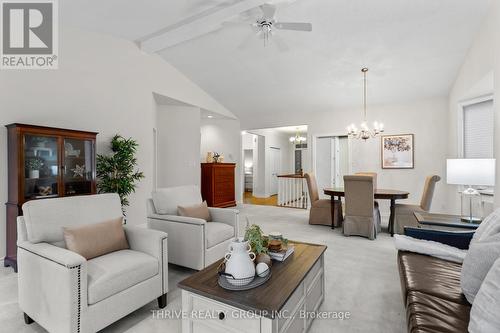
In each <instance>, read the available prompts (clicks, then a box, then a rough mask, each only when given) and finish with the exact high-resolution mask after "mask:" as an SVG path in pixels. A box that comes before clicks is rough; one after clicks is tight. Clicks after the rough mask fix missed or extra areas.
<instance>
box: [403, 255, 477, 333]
mask: <svg viewBox="0 0 500 333" xmlns="http://www.w3.org/2000/svg"><path fill="white" fill-rule="evenodd" d="M398 266H399V275H400V278H401V289H402V292H403V301H404V303H405V305H406V319H407V324H408V332H411V333H417V332H418V333H421V332H422V333H423V332H436V333H437V332H442V333H445V332H446V333H448V332H450V333H460V332H464V333H465V332H468V330H467V328H468V326H469V314H470V310H471V305H470V304H469V303H468V302H467V300H466V299H465V297H464V295H463V294H462V289H461V287H460V271H461V267H462V265H460V264H457V263H453V262H450V261H446V260H442V259H438V258H434V257H430V256H426V255H422V254H417V253H411V252H402V251H400V252H399V253H398Z"/></svg>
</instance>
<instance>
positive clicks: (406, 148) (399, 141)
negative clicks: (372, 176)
mask: <svg viewBox="0 0 500 333" xmlns="http://www.w3.org/2000/svg"><path fill="white" fill-rule="evenodd" d="M381 138H382V169H413V167H414V161H413V159H414V149H413V148H414V147H413V134H399V135H383V136H382V137H381Z"/></svg>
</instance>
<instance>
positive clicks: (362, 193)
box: [344, 175, 380, 239]
mask: <svg viewBox="0 0 500 333" xmlns="http://www.w3.org/2000/svg"><path fill="white" fill-rule="evenodd" d="M373 185H374V184H373V177H372V176H359V175H357V176H344V189H345V216H344V235H345V236H351V235H353V236H364V237H368V238H369V239H375V238H376V237H377V232H378V231H379V230H380V213H379V210H378V207H377V206H376V205H375V202H374V200H373V196H374V192H375V188H374V186H373Z"/></svg>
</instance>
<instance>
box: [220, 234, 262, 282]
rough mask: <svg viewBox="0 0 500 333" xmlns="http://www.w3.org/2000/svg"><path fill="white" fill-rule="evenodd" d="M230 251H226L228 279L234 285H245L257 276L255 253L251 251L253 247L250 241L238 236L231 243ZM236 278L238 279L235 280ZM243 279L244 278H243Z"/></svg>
mask: <svg viewBox="0 0 500 333" xmlns="http://www.w3.org/2000/svg"><path fill="white" fill-rule="evenodd" d="M229 251H230V252H228V253H226V255H225V256H224V258H226V274H230V275H232V276H233V277H234V279H233V278H232V277H230V276H226V278H227V281H228V282H229V283H231V284H233V285H238V286H243V285H246V284H249V283H250V282H252V280H253V279H254V277H255V265H254V264H253V261H254V260H255V253H253V252H250V251H251V247H250V244H248V241H243V239H241V238H237V239H236V240H234V241H233V242H231V244H230V245H229ZM235 279H236V280H235ZM241 279H243V280H241Z"/></svg>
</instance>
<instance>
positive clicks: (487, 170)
mask: <svg viewBox="0 0 500 333" xmlns="http://www.w3.org/2000/svg"><path fill="white" fill-rule="evenodd" d="M495 161H496V160H495V159H492V158H491V159H474V158H460V159H448V160H446V181H447V183H448V184H452V185H465V186H467V189H465V190H463V191H462V198H461V199H462V200H461V213H462V214H461V215H462V220H463V221H467V222H470V223H478V222H481V220H482V201H481V194H480V193H479V191H478V190H477V189H475V188H472V186H494V185H495Z"/></svg>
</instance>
